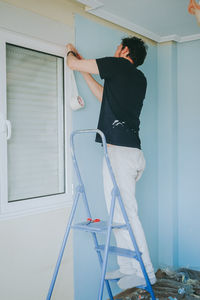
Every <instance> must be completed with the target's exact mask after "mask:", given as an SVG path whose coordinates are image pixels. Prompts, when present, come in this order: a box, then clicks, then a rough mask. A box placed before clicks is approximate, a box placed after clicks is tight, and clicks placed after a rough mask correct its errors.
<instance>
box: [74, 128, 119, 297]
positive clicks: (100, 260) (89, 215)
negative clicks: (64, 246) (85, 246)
mask: <svg viewBox="0 0 200 300" xmlns="http://www.w3.org/2000/svg"><path fill="white" fill-rule="evenodd" d="M98 131H99V133H100V135H101V136H102V132H101V131H100V130H98V129H97V130H96V129H86V130H76V131H73V132H72V133H71V136H70V146H71V155H72V161H73V165H74V169H75V172H76V175H77V178H78V182H79V185H80V189H81V192H82V197H83V201H84V205H85V208H86V211H87V215H88V217H89V218H92V215H91V212H90V209H89V205H88V200H87V196H86V192H85V188H84V184H83V181H82V178H81V173H80V170H79V167H78V163H77V159H76V154H75V147H74V136H75V135H77V134H87V133H97V132H98ZM103 138H104V140H105V137H104V136H103ZM104 145H105V143H104ZM105 151H106V152H107V149H105ZM91 234H92V238H93V242H94V245H95V248H98V247H99V243H98V239H97V235H96V233H95V232H91ZM97 256H98V259H99V263H100V266H101V267H102V265H103V258H102V254H101V253H100V252H99V251H97ZM105 283H106V288H107V291H108V295H109V297H110V300H114V298H113V295H112V291H111V288H110V283H109V281H108V280H105Z"/></svg>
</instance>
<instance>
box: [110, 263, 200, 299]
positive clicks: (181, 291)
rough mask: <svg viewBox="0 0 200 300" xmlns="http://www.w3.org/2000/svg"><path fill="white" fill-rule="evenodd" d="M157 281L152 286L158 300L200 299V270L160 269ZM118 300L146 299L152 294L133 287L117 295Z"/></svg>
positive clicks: (157, 273)
mask: <svg viewBox="0 0 200 300" xmlns="http://www.w3.org/2000/svg"><path fill="white" fill-rule="evenodd" d="M156 278H157V282H156V283H155V284H154V285H153V286H152V287H153V290H154V293H155V297H156V298H157V299H158V300H178V299H186V300H192V299H200V271H195V270H191V269H186V268H180V269H178V270H173V269H170V268H165V269H162V270H161V269H159V270H158V271H157V272H156ZM114 299H117V300H146V299H151V296H150V294H149V293H148V292H147V291H145V290H142V289H137V288H132V289H128V290H126V291H123V292H122V293H120V294H118V295H116V296H115V297H114Z"/></svg>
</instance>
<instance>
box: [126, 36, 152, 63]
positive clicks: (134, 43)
mask: <svg viewBox="0 0 200 300" xmlns="http://www.w3.org/2000/svg"><path fill="white" fill-rule="evenodd" d="M126 46H127V47H128V49H129V55H128V56H129V57H130V58H131V59H132V61H133V62H134V65H135V66H136V67H137V66H140V65H142V64H143V62H144V60H145V57H146V55H147V48H148V47H147V45H146V44H145V42H144V41H143V40H142V39H139V38H137V37H135V36H134V37H126V38H123V39H122V47H123V48H125V47H126ZM123 48H122V49H123Z"/></svg>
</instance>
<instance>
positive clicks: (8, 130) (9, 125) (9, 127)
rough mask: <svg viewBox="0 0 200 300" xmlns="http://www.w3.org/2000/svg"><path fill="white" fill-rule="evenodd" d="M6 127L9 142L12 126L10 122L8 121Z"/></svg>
mask: <svg viewBox="0 0 200 300" xmlns="http://www.w3.org/2000/svg"><path fill="white" fill-rule="evenodd" d="M6 127H7V137H6V139H7V140H9V139H10V138H11V132H12V126H11V122H10V121H9V120H6Z"/></svg>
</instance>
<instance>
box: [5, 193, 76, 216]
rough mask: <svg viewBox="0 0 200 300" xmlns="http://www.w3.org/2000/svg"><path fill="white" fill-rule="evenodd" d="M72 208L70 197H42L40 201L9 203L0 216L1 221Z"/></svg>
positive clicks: (67, 195) (64, 195)
mask: <svg viewBox="0 0 200 300" xmlns="http://www.w3.org/2000/svg"><path fill="white" fill-rule="evenodd" d="M71 206H72V195H69V194H62V195H56V196H49V197H44V198H43V199H42V201H41V198H40V199H31V200H26V201H18V202H11V203H8V204H7V205H6V207H5V208H2V211H1V214H0V221H1V220H8V219H13V218H18V217H23V216H29V215H34V214H40V213H46V212H49V211H52V210H57V209H62V208H70V207H71Z"/></svg>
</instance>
